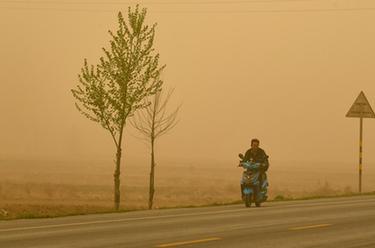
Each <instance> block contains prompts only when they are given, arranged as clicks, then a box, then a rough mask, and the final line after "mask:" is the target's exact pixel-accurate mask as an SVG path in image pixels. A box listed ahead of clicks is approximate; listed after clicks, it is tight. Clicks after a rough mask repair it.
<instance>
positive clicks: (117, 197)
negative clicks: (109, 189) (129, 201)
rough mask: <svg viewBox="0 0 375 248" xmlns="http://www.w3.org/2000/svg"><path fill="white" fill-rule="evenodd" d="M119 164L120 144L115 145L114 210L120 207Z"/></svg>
mask: <svg viewBox="0 0 375 248" xmlns="http://www.w3.org/2000/svg"><path fill="white" fill-rule="evenodd" d="M120 165H121V145H119V146H118V147H117V153H116V168H115V173H114V174H113V177H114V181H115V185H114V186H115V188H114V194H115V195H114V199H115V210H116V211H117V210H119V209H120Z"/></svg>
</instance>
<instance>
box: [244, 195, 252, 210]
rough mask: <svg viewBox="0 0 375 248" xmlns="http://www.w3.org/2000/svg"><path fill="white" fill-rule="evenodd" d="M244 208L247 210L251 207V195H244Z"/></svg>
mask: <svg viewBox="0 0 375 248" xmlns="http://www.w3.org/2000/svg"><path fill="white" fill-rule="evenodd" d="M245 206H246V207H247V208H249V207H251V194H246V195H245Z"/></svg>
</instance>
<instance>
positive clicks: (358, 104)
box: [346, 91, 375, 118]
mask: <svg viewBox="0 0 375 248" xmlns="http://www.w3.org/2000/svg"><path fill="white" fill-rule="evenodd" d="M346 117H357V118H375V113H374V111H373V110H372V108H371V106H370V103H369V102H368V100H367V98H366V96H365V93H363V91H361V93H360V94H359V96H358V97H357V99H356V100H355V102H354V103H353V105H352V107H351V108H350V109H349V112H348V113H347V114H346Z"/></svg>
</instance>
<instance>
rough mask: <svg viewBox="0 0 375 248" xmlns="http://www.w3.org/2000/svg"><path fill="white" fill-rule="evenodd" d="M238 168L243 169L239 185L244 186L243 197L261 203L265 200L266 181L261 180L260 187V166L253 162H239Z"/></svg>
mask: <svg viewBox="0 0 375 248" xmlns="http://www.w3.org/2000/svg"><path fill="white" fill-rule="evenodd" d="M240 166H241V167H243V168H244V169H245V171H244V172H243V175H242V179H241V184H243V185H244V187H243V193H244V195H245V197H250V198H254V201H255V202H256V203H258V204H259V203H261V202H264V201H266V200H267V189H268V180H267V177H265V178H263V180H262V184H261V185H260V183H261V182H260V176H261V175H260V170H261V166H262V165H261V164H260V163H254V162H250V161H249V162H241V163H240Z"/></svg>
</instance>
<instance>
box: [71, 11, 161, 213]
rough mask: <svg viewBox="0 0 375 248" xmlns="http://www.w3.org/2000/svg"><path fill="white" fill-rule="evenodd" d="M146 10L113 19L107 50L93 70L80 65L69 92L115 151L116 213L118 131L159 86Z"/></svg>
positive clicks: (117, 197) (120, 135) (120, 139)
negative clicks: (76, 80)
mask: <svg viewBox="0 0 375 248" xmlns="http://www.w3.org/2000/svg"><path fill="white" fill-rule="evenodd" d="M146 14H147V10H146V9H145V8H143V9H140V8H139V6H138V5H137V6H136V7H135V9H132V8H130V7H129V9H128V18H127V21H126V20H125V18H124V17H123V15H122V13H121V12H119V14H118V29H117V31H116V32H112V31H109V34H110V36H111V40H110V48H109V49H106V48H103V51H104V56H103V57H101V58H100V63H99V64H98V65H96V66H94V65H89V64H88V62H87V60H86V59H85V60H84V65H83V68H82V69H81V73H80V74H79V76H78V77H79V84H78V85H77V87H76V88H75V89H72V93H73V96H74V97H75V99H76V100H77V101H76V107H77V109H78V110H79V111H80V112H81V113H82V114H83V115H84V116H86V117H87V118H88V119H90V120H92V121H94V122H98V123H99V124H100V125H101V126H102V127H103V128H104V129H106V130H108V132H109V133H110V134H111V137H112V139H113V142H114V144H115V146H116V150H117V152H116V160H115V164H116V166H115V173H114V201H115V209H116V210H118V209H119V204H120V164H121V154H122V150H121V145H122V142H123V130H124V127H125V125H126V120H127V118H128V117H130V116H132V115H133V114H134V113H135V112H136V111H137V110H138V109H142V108H144V107H146V106H148V102H147V101H145V99H147V97H149V96H151V95H154V94H156V93H157V92H158V91H159V90H160V89H161V86H162V84H163V81H162V80H161V79H160V74H161V73H162V71H163V69H164V67H165V66H159V54H157V53H155V51H154V48H153V42H154V37H155V27H156V24H154V25H152V26H148V25H146V24H145V18H146Z"/></svg>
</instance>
